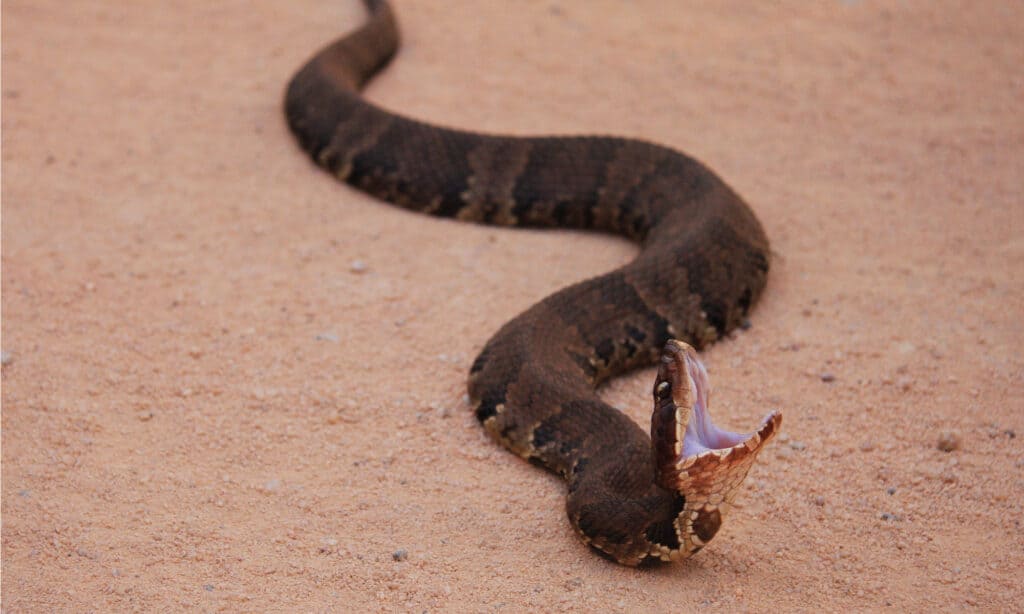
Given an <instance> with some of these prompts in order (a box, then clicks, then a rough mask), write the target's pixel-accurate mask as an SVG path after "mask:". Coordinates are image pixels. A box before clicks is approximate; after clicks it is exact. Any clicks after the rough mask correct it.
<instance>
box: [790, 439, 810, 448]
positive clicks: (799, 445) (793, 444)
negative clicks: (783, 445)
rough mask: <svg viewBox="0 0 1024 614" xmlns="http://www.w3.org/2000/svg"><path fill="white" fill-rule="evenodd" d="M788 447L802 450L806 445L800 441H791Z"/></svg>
mask: <svg viewBox="0 0 1024 614" xmlns="http://www.w3.org/2000/svg"><path fill="white" fill-rule="evenodd" d="M789 447H791V448H793V449H794V450H803V449H804V448H806V447H807V445H806V444H804V442H802V441H791V442H789Z"/></svg>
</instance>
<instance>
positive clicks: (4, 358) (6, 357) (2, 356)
mask: <svg viewBox="0 0 1024 614" xmlns="http://www.w3.org/2000/svg"><path fill="white" fill-rule="evenodd" d="M12 362H14V357H13V356H11V353H10V352H0V365H3V366H5V367H6V366H7V365H9V364H11V363H12Z"/></svg>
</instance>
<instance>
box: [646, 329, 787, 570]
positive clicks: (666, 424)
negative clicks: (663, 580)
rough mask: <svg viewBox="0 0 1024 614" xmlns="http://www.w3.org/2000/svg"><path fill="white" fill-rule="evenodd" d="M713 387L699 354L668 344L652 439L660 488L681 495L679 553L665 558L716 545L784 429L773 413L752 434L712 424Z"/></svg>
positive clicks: (660, 371)
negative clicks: (754, 469) (761, 457)
mask: <svg viewBox="0 0 1024 614" xmlns="http://www.w3.org/2000/svg"><path fill="white" fill-rule="evenodd" d="M710 397H711V385H710V384H709V382H708V374H707V371H706V370H705V369H704V365H703V364H701V362H700V360H699V359H698V358H697V352H696V351H695V350H694V349H693V348H692V347H690V346H689V345H687V344H686V343H683V342H681V341H676V340H674V339H673V340H670V341H669V342H668V343H667V344H665V349H664V350H663V351H662V354H661V362H660V364H659V367H658V377H657V378H656V379H655V382H654V414H653V415H652V416H651V440H652V442H653V444H654V462H655V467H656V470H657V472H658V474H657V481H658V484H659V485H660V486H661V487H663V488H666V489H669V490H673V491H676V492H678V493H679V494H680V495H682V497H683V499H684V504H683V509H682V511H681V512H680V513H679V515H678V516H677V517H676V520H675V529H676V535H677V537H678V539H679V544H680V547H679V550H678V551H672V552H652V555H655V556H660V557H661V558H683V557H686V556H689V555H691V554H693V553H695V552H697V551H698V550H700V549H701V548H702V547H704V544H706V543H707V542H708V541H710V540H711V538H712V537H714V536H715V533H717V532H718V529H719V527H720V526H721V524H722V519H723V518H724V517H725V515H726V514H727V513H728V511H729V509H730V508H731V507H732V502H733V499H735V497H736V495H737V493H738V492H739V488H740V484H742V483H743V478H745V477H747V472H748V471H750V467H751V466H752V465H753V464H754V459H755V458H756V457H757V455H758V453H759V452H760V451H761V450H762V449H764V446H765V444H766V443H768V440H770V439H771V438H772V437H774V436H775V434H776V433H777V432H778V431H779V428H780V427H781V425H782V414H781V413H779V412H777V411H773V412H771V413H770V414H768V415H767V416H765V418H764V420H763V421H762V422H761V426H760V427H758V429H757V430H756V431H754V432H752V433H733V432H731V431H727V430H724V429H721V428H719V427H718V426H716V425H715V423H714V422H712V420H711V414H710V412H709V411H708V402H709V400H710Z"/></svg>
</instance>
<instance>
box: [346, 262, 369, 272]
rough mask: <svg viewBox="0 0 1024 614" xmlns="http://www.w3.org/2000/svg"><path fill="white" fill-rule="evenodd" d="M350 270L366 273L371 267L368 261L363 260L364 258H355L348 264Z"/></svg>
mask: <svg viewBox="0 0 1024 614" xmlns="http://www.w3.org/2000/svg"><path fill="white" fill-rule="evenodd" d="M348 270H350V271H352V272H353V273H365V272H366V271H367V270H369V267H368V266H366V263H365V262H363V261H362V260H353V261H352V262H351V264H349V265H348Z"/></svg>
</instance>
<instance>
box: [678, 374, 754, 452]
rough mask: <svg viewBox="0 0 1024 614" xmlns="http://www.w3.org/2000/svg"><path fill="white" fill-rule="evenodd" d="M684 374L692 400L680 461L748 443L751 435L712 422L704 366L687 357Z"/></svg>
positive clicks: (709, 387)
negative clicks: (729, 429) (687, 380)
mask: <svg viewBox="0 0 1024 614" xmlns="http://www.w3.org/2000/svg"><path fill="white" fill-rule="evenodd" d="M686 370H687V373H688V374H689V376H690V377H689V378H688V379H689V380H690V394H691V397H690V398H691V399H693V415H691V416H690V420H689V422H687V424H686V433H685V434H684V435H683V454H682V456H683V458H686V457H688V456H696V455H698V454H703V453H704V452H708V451H711V450H723V449H725V448H731V447H733V446H735V445H738V444H740V443H743V442H744V441H746V440H747V439H749V438H750V436H751V434H750V433H733V432H732V431H727V430H725V429H722V428H719V427H718V426H716V425H715V423H714V422H713V421H712V420H711V412H709V411H708V398H709V396H710V394H711V386H710V384H709V383H708V373H707V371H705V370H704V365H703V364H701V362H700V361H699V360H696V359H691V358H690V357H689V356H688V357H687V360H686Z"/></svg>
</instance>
